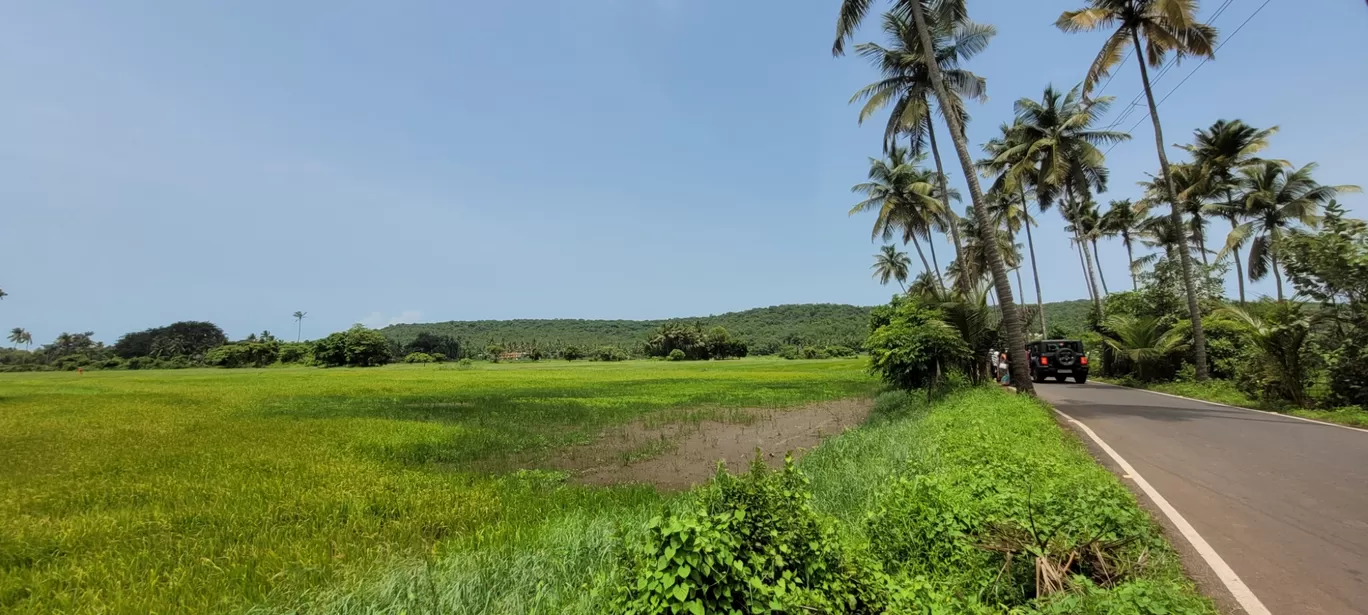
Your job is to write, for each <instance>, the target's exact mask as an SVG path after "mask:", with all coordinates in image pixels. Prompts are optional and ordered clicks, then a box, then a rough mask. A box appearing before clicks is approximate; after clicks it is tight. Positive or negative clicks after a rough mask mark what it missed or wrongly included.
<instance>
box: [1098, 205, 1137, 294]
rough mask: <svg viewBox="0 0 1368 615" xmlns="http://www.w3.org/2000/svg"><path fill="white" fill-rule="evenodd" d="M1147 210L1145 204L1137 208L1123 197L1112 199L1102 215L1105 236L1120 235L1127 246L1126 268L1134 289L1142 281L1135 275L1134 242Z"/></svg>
mask: <svg viewBox="0 0 1368 615" xmlns="http://www.w3.org/2000/svg"><path fill="white" fill-rule="evenodd" d="M1146 212H1147V209H1146V208H1145V207H1144V206H1143V205H1142V206H1140V207H1139V208H1137V207H1136V206H1135V204H1133V203H1131V201H1130V200H1129V199H1123V200H1119V201H1112V202H1111V204H1110V205H1108V207H1107V213H1105V214H1103V215H1102V234H1103V236H1104V237H1120V238H1121V243H1122V244H1124V245H1125V246H1126V265H1127V267H1126V268H1127V269H1128V270H1130V276H1131V289H1132V290H1140V282H1139V281H1138V280H1137V279H1136V277H1135V274H1136V272H1135V248H1134V243H1135V236H1136V235H1137V234H1138V233H1139V232H1140V224H1141V223H1142V222H1143V221H1144V219H1145V216H1146Z"/></svg>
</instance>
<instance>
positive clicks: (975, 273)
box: [947, 218, 1021, 292]
mask: <svg viewBox="0 0 1368 615" xmlns="http://www.w3.org/2000/svg"><path fill="white" fill-rule="evenodd" d="M962 223H963V225H964V236H965V242H964V252H963V258H961V259H956V260H955V262H953V263H951V264H950V267H948V268H947V273H948V274H949V275H950V277H951V278H952V279H953V280H954V281H955V284H954V287H955V288H956V289H964V288H970V289H973V288H977V287H979V286H982V285H983V284H984V283H985V282H988V281H991V277H990V276H991V271H990V269H989V267H988V250H987V247H986V246H984V245H983V239H982V237H983V233H980V232H979V227H978V221H977V220H975V219H974V218H965V219H964V220H963V221H962ZM993 234H994V235H995V236H996V238H997V242H996V243H997V249H998V251H999V252H1000V253H1001V254H1002V258H1003V261H1004V262H1005V264H1006V265H1007V268H1008V270H1013V269H1017V268H1019V267H1020V266H1021V250H1020V247H1019V245H1018V244H1016V243H1015V242H1014V241H1013V239H1012V235H1011V233H1010V232H1008V231H1007V229H1005V228H1003V227H1001V226H999V227H997V228H995V229H993ZM961 292H962V291H961Z"/></svg>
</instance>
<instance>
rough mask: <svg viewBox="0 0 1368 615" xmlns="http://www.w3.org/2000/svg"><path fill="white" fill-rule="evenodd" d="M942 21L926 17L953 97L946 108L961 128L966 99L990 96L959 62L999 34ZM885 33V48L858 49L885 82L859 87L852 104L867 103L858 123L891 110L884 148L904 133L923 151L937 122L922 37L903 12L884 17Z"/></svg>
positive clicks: (979, 26)
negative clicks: (880, 111)
mask: <svg viewBox="0 0 1368 615" xmlns="http://www.w3.org/2000/svg"><path fill="white" fill-rule="evenodd" d="M938 17H940V15H939V14H936V13H932V14H930V15H928V19H931V21H930V23H928V28H929V29H930V30H931V32H932V48H933V49H934V50H935V54H936V62H937V64H938V65H939V66H940V70H941V78H942V80H943V81H944V82H945V84H946V86H947V89H948V90H949V94H950V97H951V98H950V101H949V102H948V104H949V105H950V106H951V107H952V111H953V112H954V113H955V114H957V115H958V116H959V117H960V118H961V124H964V123H965V121H966V120H967V119H968V114H967V112H966V111H965V110H964V104H963V99H964V98H969V99H974V100H983V99H984V98H986V95H987V86H986V82H985V81H984V79H983V78H982V77H979V76H977V75H975V74H973V73H971V72H969V71H967V70H964V69H962V68H960V63H962V62H964V61H965V60H968V59H969V58H971V57H973V56H974V55H975V54H977V53H979V52H980V51H982V50H983V49H984V48H985V47H987V46H988V42H989V41H990V40H991V39H992V37H993V35H994V34H996V33H997V30H996V29H994V28H993V27H992V26H989V25H983V24H977V23H974V22H971V21H968V20H967V19H962V20H959V21H954V22H945V21H939V20H938V19H937V18H938ZM883 31H884V34H885V35H886V37H887V38H888V46H887V47H885V46H882V45H879V44H876V43H863V44H860V45H857V46H856V47H855V49H856V51H857V52H858V53H859V54H860V56H861V57H863V58H866V59H867V60H869V62H870V63H871V64H873V65H874V67H875V68H877V69H878V70H879V73H880V74H881V75H882V78H881V79H880V80H879V81H876V82H874V83H871V84H869V85H867V86H865V87H863V88H860V90H859V91H857V92H856V93H855V95H854V96H852V97H851V98H850V102H851V103H856V102H863V103H864V105H863V106H862V108H861V109H860V116H859V121H860V123H864V121H865V120H867V119H869V118H870V117H871V116H873V115H874V114H875V113H877V112H878V111H879V110H881V109H883V108H884V107H887V106H889V105H892V106H893V109H892V113H891V114H890V115H889V118H888V123H887V125H886V127H885V129H884V143H885V148H887V147H888V146H889V145H891V144H892V143H893V140H894V139H895V138H896V137H897V135H898V134H900V133H906V134H908V135H909V136H910V137H911V141H912V145H913V147H914V149H915V150H916V151H921V150H922V149H923V148H924V146H925V141H926V136H927V134H928V132H929V130H930V128H931V124H930V123H931V121H932V119H933V118H932V116H931V113H930V104H931V101H932V100H935V99H936V97H935V94H934V92H933V91H932V87H931V76H930V73H929V71H928V70H927V68H926V62H925V60H924V58H925V55H924V54H923V52H922V45H921V38H920V37H919V36H918V34H917V31H916V28H915V26H914V25H913V23H912V19H911V18H910V17H909V16H908V15H907V14H906V13H905V12H898V11H890V12H889V13H886V14H884V17H883ZM940 112H941V113H942V114H944V113H945V112H946V110H945V109H940Z"/></svg>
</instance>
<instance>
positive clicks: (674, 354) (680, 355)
mask: <svg viewBox="0 0 1368 615" xmlns="http://www.w3.org/2000/svg"><path fill="white" fill-rule="evenodd" d="M668 358H669V360H671V361H683V360H684V351H683V350H680V349H678V348H676V349H674V350H671V351H670V356H669V357H668Z"/></svg>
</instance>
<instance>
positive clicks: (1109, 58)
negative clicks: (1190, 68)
mask: <svg viewBox="0 0 1368 615" xmlns="http://www.w3.org/2000/svg"><path fill="white" fill-rule="evenodd" d="M1055 26H1057V27H1059V29H1061V30H1063V31H1065V32H1087V31H1092V30H1104V29H1110V28H1116V31H1115V32H1112V34H1111V36H1109V37H1107V41H1106V42H1105V43H1102V49H1101V50H1100V51H1098V53H1097V57H1096V58H1095V59H1094V60H1093V62H1092V65H1091V66H1090V67H1089V68H1088V76H1087V77H1086V78H1085V79H1084V80H1083V96H1084V97H1087V96H1088V94H1091V93H1092V90H1093V88H1094V87H1096V86H1097V82H1098V81H1100V80H1101V79H1103V78H1105V77H1106V76H1107V75H1110V74H1111V71H1112V69H1113V68H1115V67H1116V65H1117V64H1120V63H1121V60H1122V59H1123V58H1122V52H1123V51H1125V50H1126V49H1128V48H1133V47H1134V38H1133V37H1135V36H1138V37H1139V38H1140V39H1141V41H1142V42H1141V44H1142V45H1144V48H1143V49H1136V50H1135V51H1136V52H1137V53H1141V52H1143V53H1144V54H1145V55H1144V59H1145V61H1146V62H1147V63H1148V64H1149V65H1150V66H1154V67H1158V66H1160V65H1162V64H1163V63H1164V58H1165V57H1167V56H1168V54H1170V53H1172V54H1174V55H1175V61H1179V62H1181V61H1182V59H1183V58H1185V57H1188V56H1196V57H1202V58H1210V57H1213V56H1214V54H1215V47H1216V29H1215V28H1213V27H1211V26H1209V25H1207V24H1204V23H1201V22H1199V21H1197V0H1088V6H1087V8H1084V9H1079V10H1076V11H1064V13H1063V14H1061V15H1060V16H1059V19H1058V20H1057V21H1055Z"/></svg>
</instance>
